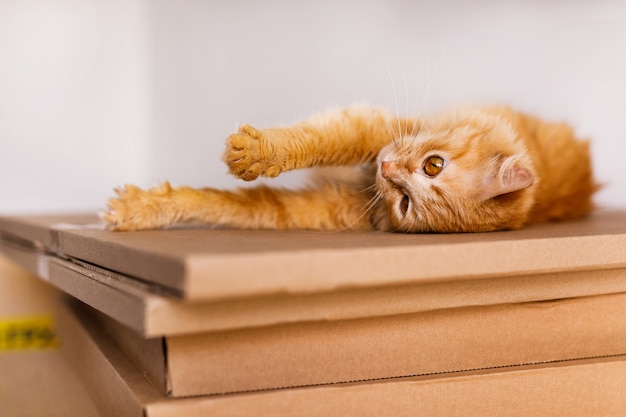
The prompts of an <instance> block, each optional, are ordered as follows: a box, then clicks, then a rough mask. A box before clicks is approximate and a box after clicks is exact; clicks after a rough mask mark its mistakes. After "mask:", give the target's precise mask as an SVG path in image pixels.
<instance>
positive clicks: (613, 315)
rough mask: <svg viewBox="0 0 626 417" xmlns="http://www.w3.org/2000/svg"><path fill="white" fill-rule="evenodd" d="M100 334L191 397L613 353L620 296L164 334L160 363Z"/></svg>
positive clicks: (619, 330) (622, 305) (625, 315)
mask: <svg viewBox="0 0 626 417" xmlns="http://www.w3.org/2000/svg"><path fill="white" fill-rule="evenodd" d="M81 314H83V313H81ZM84 314H87V313H86V312H85V313H84ZM107 328H108V329H109V330H112V329H113V330H114V331H113V332H112V334H114V335H115V336H116V337H115V338H116V340H117V341H118V343H119V344H120V345H122V346H123V347H124V346H125V347H129V346H130V347H132V349H130V350H128V348H127V349H126V351H130V353H131V356H132V357H133V358H135V363H137V364H138V366H139V367H140V368H141V369H144V370H146V371H147V372H146V373H147V374H148V375H151V376H153V378H151V379H152V381H153V382H155V379H154V377H156V378H158V374H156V373H155V372H154V367H155V365H156V366H159V365H160V364H162V363H166V364H167V371H166V372H165V371H164V370H163V369H161V370H160V371H159V372H160V379H161V381H160V382H158V383H156V384H155V385H156V386H160V387H165V386H167V387H168V389H169V393H170V394H171V395H172V396H195V395H207V394H216V393H229V392H240V391H253V390H262V389H270V388H283V387H297V386H308V385H320V384H328V383H338V382H348V381H364V380H374V379H384V378H395V377H405V376H414V375H428V374H439V373H449V372H458V371H466V370H472V369H486V368H497V367H504V366H511V365H521V364H531V363H545V362H554V361H560V360H571V359H580V358H588V357H598V356H608V355H616V354H622V353H626V293H622V294H612V295H604V296H597V297H583V298H576V299H566V300H555V301H551V302H539V303H523V304H507V305H496V306H489V307H473V308H462V309H452V310H438V311H433V312H426V313H417V314H407V315H398V316H388V317H382V318H369V319H360V320H346V321H332V322H315V323H299V324H292V325H283V326H274V327H263V328H256V329H244V330H238V331H228V332H212V333H205V334H197V335H187V336H179V337H167V338H165V345H166V347H165V349H164V351H161V355H162V357H161V359H160V360H155V359H156V358H155V355H147V354H145V352H149V351H153V352H154V349H149V348H150V347H151V345H154V344H155V342H156V341H155V340H143V341H142V340H141V338H140V337H139V336H138V335H136V334H132V333H130V332H128V331H120V330H122V329H123V326H120V325H117V326H116V325H115V323H113V322H112V321H111V322H108V325H107ZM115 329H117V330H115ZM156 347H157V348H158V347H159V346H158V343H157V346H156ZM136 351H141V352H144V354H143V355H137V354H135V352H136Z"/></svg>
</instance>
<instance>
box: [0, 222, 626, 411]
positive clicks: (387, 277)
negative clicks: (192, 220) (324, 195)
mask: <svg viewBox="0 0 626 417" xmlns="http://www.w3.org/2000/svg"><path fill="white" fill-rule="evenodd" d="M0 232H1V237H2V240H1V245H0V247H1V248H2V250H3V251H4V252H5V253H6V254H7V255H8V256H10V257H11V258H12V259H14V260H15V261H17V262H19V263H21V264H22V265H23V266H24V267H26V268H28V269H30V270H31V271H33V272H34V273H36V274H37V275H38V276H40V277H41V278H43V279H45V280H47V281H49V282H50V283H52V284H53V285H54V286H56V287H58V288H60V289H61V290H62V291H63V292H65V293H67V294H69V295H70V296H71V297H68V299H67V301H66V302H65V303H64V304H63V308H61V309H59V312H58V332H59V336H60V339H61V342H62V350H63V352H65V354H66V358H67V360H68V361H69V362H70V363H71V364H72V365H73V367H74V369H76V371H77V372H78V373H79V374H80V375H81V378H82V380H83V381H84V383H85V385H86V387H87V390H88V391H89V393H90V396H91V397H92V399H93V401H94V403H95V404H96V405H97V407H98V409H99V412H100V413H101V414H102V415H103V416H137V417H140V416H170V415H171V416H186V415H189V416H192V415H193V416H196V415H212V416H213V415H215V416H222V415H223V416H231V415H254V416H277V415H294V416H309V415H310V416H320V415H324V416H328V415H337V416H349V415H355V416H368V415H372V416H374V415H377V416H378V415H393V416H405V415H406V416H414V415H428V416H450V415H459V416H467V415H500V416H528V415H558V416H561V415H581V416H582V415H603V416H607V415H615V416H621V415H624V414H625V413H626V396H625V395H624V388H623V387H624V385H625V383H626V212H617V211H613V212H611V211H606V212H598V213H596V214H594V215H593V216H592V217H590V218H587V219H584V220H580V221H576V222H566V223H558V224H546V225H537V226H531V227H529V228H526V229H524V230H519V231H510V232H498V233H488V234H464V235H402V234H385V233H357V232H342V233H324V232H307V231H292V232H277V231H241V230H207V229H176V230H167V231H146V232H133V233H113V232H109V231H106V230H103V228H102V226H101V225H100V224H98V223H97V219H96V218H95V217H93V216H69V217H68V216H61V217H59V216H56V217H54V216H53V217H5V218H1V219H0Z"/></svg>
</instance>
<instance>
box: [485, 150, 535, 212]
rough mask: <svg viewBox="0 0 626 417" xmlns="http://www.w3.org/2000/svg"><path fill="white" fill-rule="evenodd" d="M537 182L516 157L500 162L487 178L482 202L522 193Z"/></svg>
mask: <svg viewBox="0 0 626 417" xmlns="http://www.w3.org/2000/svg"><path fill="white" fill-rule="evenodd" d="M534 181H535V176H534V175H533V173H532V172H531V171H530V170H529V169H528V168H526V167H525V166H523V164H522V163H521V162H520V161H519V160H518V158H516V157H514V156H510V157H508V158H503V159H501V160H499V161H498V163H497V164H496V166H495V167H494V169H493V170H492V171H491V173H490V174H489V175H488V176H487V178H485V180H484V182H483V184H484V188H483V190H481V192H480V198H481V200H483V201H484V200H489V199H491V198H494V197H497V196H499V195H504V194H508V193H512V192H514V191H520V190H523V189H524V188H528V187H530V186H531V185H532V184H533V182H534Z"/></svg>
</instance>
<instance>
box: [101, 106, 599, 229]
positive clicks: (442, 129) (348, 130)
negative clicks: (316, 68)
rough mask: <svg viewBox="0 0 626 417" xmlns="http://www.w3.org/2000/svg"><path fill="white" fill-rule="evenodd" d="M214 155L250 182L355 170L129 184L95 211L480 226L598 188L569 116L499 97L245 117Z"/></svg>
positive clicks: (150, 224)
mask: <svg viewBox="0 0 626 417" xmlns="http://www.w3.org/2000/svg"><path fill="white" fill-rule="evenodd" d="M223 159H224V161H225V162H226V163H227V164H228V167H229V169H230V172H231V173H232V174H234V175H235V176H237V177H239V178H242V179H244V180H247V181H250V180H254V179H256V178H257V177H259V176H266V177H276V176H277V175H279V174H280V173H281V172H285V171H288V170H292V169H298V168H307V167H316V166H318V167H319V166H349V167H350V168H349V169H350V170H351V171H352V175H350V176H348V175H345V174H346V173H345V172H344V173H340V174H339V175H337V173H334V174H333V175H325V176H324V175H318V177H317V178H316V179H315V181H314V183H313V184H312V185H310V186H307V187H304V188H302V189H300V190H287V189H281V188H271V187H267V186H257V187H253V188H244V189H238V190H233V191H223V190H216V189H212V188H203V189H193V188H189V187H177V188H173V187H171V186H170V185H169V183H164V184H162V185H161V186H159V187H156V188H152V189H149V190H141V189H139V188H137V187H135V186H132V185H127V186H126V187H125V188H123V189H118V190H116V192H117V194H118V197H117V198H113V199H111V200H109V202H108V210H107V211H105V212H104V213H103V214H102V218H103V220H104V221H105V222H106V223H107V224H108V227H109V228H110V229H112V230H141V229H155V228H166V227H170V226H173V225H176V224H180V223H200V224H208V225H215V226H226V227H234V228H251V229H319V230H381V231H395V232H485V231H495V230H503V229H517V228H520V227H522V226H524V225H525V224H528V223H535V222H544V221H550V220H562V219H572V218H577V217H580V216H584V215H585V214H587V213H588V212H590V211H591V210H592V208H593V204H592V201H591V197H592V194H593V193H594V191H595V190H596V188H597V186H596V184H595V182H594V180H593V178H592V168H591V158H590V155H589V146H588V143H587V142H584V141H578V140H576V139H575V138H574V136H573V132H572V129H571V128H570V127H568V126H566V125H564V124H554V123H548V122H544V121H541V120H539V119H537V118H535V117H532V116H529V115H525V114H522V113H519V112H515V111H513V110H511V109H509V108H505V107H479V108H461V109H457V110H452V111H447V112H443V113H442V114H440V115H437V116H435V117H431V118H398V117H395V116H394V115H392V114H389V113H387V112H385V111H383V110H378V109H370V108H348V109H342V110H338V111H333V112H329V113H326V114H322V115H318V116H315V117H312V118H310V119H308V120H305V121H303V122H300V123H298V124H296V125H294V126H290V127H275V128H268V129H263V130H260V129H255V128H253V127H251V126H248V125H244V126H242V127H240V128H239V130H238V131H237V132H236V133H234V134H232V135H230V136H229V137H228V139H227V145H226V151H225V153H224V157H223ZM344 170H345V169H344Z"/></svg>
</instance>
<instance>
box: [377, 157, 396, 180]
mask: <svg viewBox="0 0 626 417" xmlns="http://www.w3.org/2000/svg"><path fill="white" fill-rule="evenodd" d="M395 169H396V162H395V161H383V162H381V164H380V173H381V174H382V175H383V178H386V179H388V180H389V179H391V176H392V175H393V171H394V170H395Z"/></svg>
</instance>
